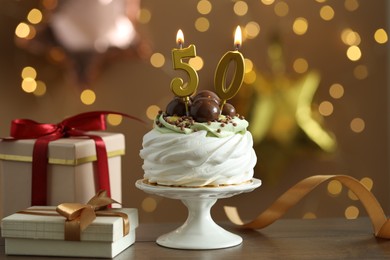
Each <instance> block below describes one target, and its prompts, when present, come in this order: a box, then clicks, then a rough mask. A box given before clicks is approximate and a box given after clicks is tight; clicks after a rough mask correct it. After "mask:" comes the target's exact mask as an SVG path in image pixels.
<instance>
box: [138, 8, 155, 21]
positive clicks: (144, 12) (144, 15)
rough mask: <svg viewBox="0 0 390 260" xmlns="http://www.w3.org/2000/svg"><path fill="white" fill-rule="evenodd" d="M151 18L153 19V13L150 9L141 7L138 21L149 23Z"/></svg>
mask: <svg viewBox="0 0 390 260" xmlns="http://www.w3.org/2000/svg"><path fill="white" fill-rule="evenodd" d="M150 19H152V13H151V12H150V11H149V9H146V8H141V10H140V11H139V14H138V21H139V22H140V23H142V24H147V23H149V22H150Z"/></svg>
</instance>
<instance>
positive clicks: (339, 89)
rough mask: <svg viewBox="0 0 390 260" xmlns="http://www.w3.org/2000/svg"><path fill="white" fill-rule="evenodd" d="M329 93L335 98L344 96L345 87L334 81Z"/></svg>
mask: <svg viewBox="0 0 390 260" xmlns="http://www.w3.org/2000/svg"><path fill="white" fill-rule="evenodd" d="M329 95H330V96H331V97H332V98H334V99H339V98H342V97H343V96H344V87H343V85H341V84H339V83H334V84H332V85H331V86H330V87H329Z"/></svg>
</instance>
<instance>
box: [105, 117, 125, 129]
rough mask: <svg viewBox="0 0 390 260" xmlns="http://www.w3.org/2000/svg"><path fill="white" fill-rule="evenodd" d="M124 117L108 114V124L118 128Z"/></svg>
mask: <svg viewBox="0 0 390 260" xmlns="http://www.w3.org/2000/svg"><path fill="white" fill-rule="evenodd" d="M122 119H123V116H121V115H116V114H108V115H107V122H108V123H109V124H110V125H112V126H118V125H120V124H121V123H122Z"/></svg>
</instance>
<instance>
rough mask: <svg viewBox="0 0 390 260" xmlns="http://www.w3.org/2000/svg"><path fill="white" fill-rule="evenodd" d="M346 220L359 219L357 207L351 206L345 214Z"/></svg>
mask: <svg viewBox="0 0 390 260" xmlns="http://www.w3.org/2000/svg"><path fill="white" fill-rule="evenodd" d="M344 215H345V218H346V219H357V218H358V217H359V209H358V208H357V207H355V206H349V207H347V208H346V209H345V212H344Z"/></svg>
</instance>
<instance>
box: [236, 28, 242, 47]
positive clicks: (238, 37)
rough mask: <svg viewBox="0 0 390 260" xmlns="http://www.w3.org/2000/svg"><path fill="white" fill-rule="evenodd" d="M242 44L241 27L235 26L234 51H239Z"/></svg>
mask: <svg viewBox="0 0 390 260" xmlns="http://www.w3.org/2000/svg"><path fill="white" fill-rule="evenodd" d="M241 43H242V33H241V27H240V26H237V28H236V33H235V34H234V46H235V47H236V49H239V48H240V47H241Z"/></svg>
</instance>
